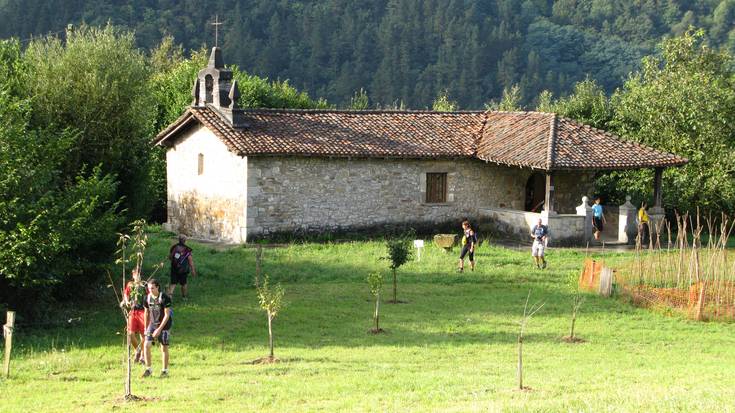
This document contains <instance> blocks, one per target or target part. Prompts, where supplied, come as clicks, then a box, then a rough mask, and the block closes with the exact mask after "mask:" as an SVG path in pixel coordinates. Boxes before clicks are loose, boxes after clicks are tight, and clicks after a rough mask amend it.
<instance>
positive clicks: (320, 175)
mask: <svg viewBox="0 0 735 413" xmlns="http://www.w3.org/2000/svg"><path fill="white" fill-rule="evenodd" d="M432 172H446V173H447V181H448V182H447V187H448V193H447V202H446V203H442V204H427V203H426V202H425V197H426V193H425V191H426V173H432ZM529 175H530V171H527V170H522V169H519V168H506V167H499V166H495V165H490V164H486V163H484V162H481V161H478V160H469V159H459V160H399V159H345V158H333V159H329V158H305V157H250V158H249V159H248V182H247V185H248V189H247V194H248V206H247V217H248V219H247V227H248V236H265V235H268V234H272V233H279V232H287V231H297V232H325V231H331V230H340V229H344V228H350V227H374V226H375V225H380V224H392V223H401V222H427V223H432V222H433V223H440V222H446V221H449V220H457V221H459V220H460V219H461V218H463V217H474V216H477V215H478V212H479V208H482V207H488V206H492V207H504V208H512V209H521V208H522V207H523V201H524V199H523V196H524V188H525V183H526V179H527V178H528V176H529Z"/></svg>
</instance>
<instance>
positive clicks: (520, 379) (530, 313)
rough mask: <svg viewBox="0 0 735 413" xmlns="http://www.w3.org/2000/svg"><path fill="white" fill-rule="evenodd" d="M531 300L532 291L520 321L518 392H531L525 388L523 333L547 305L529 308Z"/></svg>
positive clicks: (527, 298) (540, 304)
mask: <svg viewBox="0 0 735 413" xmlns="http://www.w3.org/2000/svg"><path fill="white" fill-rule="evenodd" d="M530 298H531V290H528V296H527V297H526V305H525V306H523V317H522V318H521V319H520V320H518V324H519V326H520V329H519V331H518V368H517V370H516V373H517V377H518V390H529V388H528V387H523V333H524V332H525V329H526V325H527V324H528V322H529V321H530V320H531V317H533V315H534V314H536V313H537V312H538V311H539V310H540V309H541V307H543V306H544V304H545V303H535V304H533V305H532V306H531V308H528V300H529V299H530Z"/></svg>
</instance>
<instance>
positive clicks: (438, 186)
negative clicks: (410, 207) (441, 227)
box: [426, 172, 447, 204]
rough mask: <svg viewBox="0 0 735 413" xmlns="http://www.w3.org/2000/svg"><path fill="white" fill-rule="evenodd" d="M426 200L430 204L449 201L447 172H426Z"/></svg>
mask: <svg viewBox="0 0 735 413" xmlns="http://www.w3.org/2000/svg"><path fill="white" fill-rule="evenodd" d="M426 202H427V203H429V204H438V203H443V202H447V174H446V172H443V173H427V174H426Z"/></svg>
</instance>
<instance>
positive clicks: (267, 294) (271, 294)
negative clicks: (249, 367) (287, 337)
mask: <svg viewBox="0 0 735 413" xmlns="http://www.w3.org/2000/svg"><path fill="white" fill-rule="evenodd" d="M256 291H257V293H258V301H259V302H260V308H262V309H263V310H264V311H265V313H266V316H267V317H268V347H269V348H270V353H269V355H268V357H264V358H261V359H259V360H256V362H259V363H275V362H277V361H278V359H277V358H276V357H275V355H274V354H273V319H274V318H276V316H277V315H278V313H279V312H280V311H281V309H282V308H283V293H284V290H283V287H281V285H280V284H276V285H275V286H271V285H270V281H269V279H268V275H265V276H264V277H263V282H262V283H261V284H260V285H259V286H258V287H256Z"/></svg>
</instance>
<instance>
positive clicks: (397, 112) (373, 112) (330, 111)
mask: <svg viewBox="0 0 735 413" xmlns="http://www.w3.org/2000/svg"><path fill="white" fill-rule="evenodd" d="M193 109H197V110H201V109H203V108H193ZM242 111H243V112H245V113H324V114H366V115H383V114H391V115H392V114H395V115H400V114H410V115H413V114H417V115H481V114H484V113H485V111H483V110H455V111H448V112H441V111H435V110H423V109H411V110H390V109H366V110H354V109H311V108H307V109H294V108H243V109H242Z"/></svg>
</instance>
